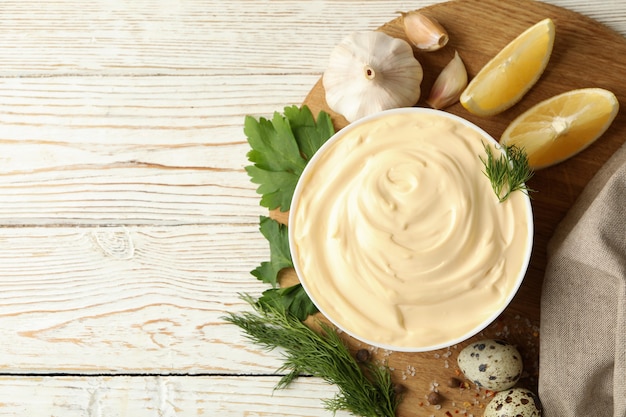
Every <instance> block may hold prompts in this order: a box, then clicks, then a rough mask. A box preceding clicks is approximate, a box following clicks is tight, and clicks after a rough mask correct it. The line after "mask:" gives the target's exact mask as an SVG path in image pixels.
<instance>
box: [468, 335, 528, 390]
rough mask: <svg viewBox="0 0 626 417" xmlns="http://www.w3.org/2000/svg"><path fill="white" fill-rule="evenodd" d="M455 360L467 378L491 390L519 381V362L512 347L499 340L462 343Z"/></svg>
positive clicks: (520, 358)
mask: <svg viewBox="0 0 626 417" xmlns="http://www.w3.org/2000/svg"><path fill="white" fill-rule="evenodd" d="M457 363H458V365H459V368H461V371H462V372H463V374H464V375H465V377H466V378H467V379H469V380H470V381H473V382H474V383H475V384H476V385H478V386H480V387H483V388H485V389H489V390H492V391H503V390H505V389H509V388H511V387H512V386H514V385H515V384H516V383H517V381H518V380H519V378H520V376H521V374H522V369H523V364H522V356H521V355H520V353H519V351H518V350H517V349H516V348H515V346H513V345H511V344H510V343H508V342H505V341H503V340H493V339H487V340H481V341H478V342H474V343H472V344H470V345H468V346H466V347H465V348H464V349H463V350H462V351H461V352H459V356H458V358H457Z"/></svg>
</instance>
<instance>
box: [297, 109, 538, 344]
mask: <svg viewBox="0 0 626 417" xmlns="http://www.w3.org/2000/svg"><path fill="white" fill-rule="evenodd" d="M396 114H416V115H420V114H431V115H438V116H441V117H445V118H448V119H450V120H453V121H455V122H457V123H461V124H462V125H464V126H465V127H469V128H471V129H473V130H474V131H476V132H477V133H479V134H480V135H481V136H483V138H484V139H485V140H487V141H488V142H490V143H491V144H493V145H494V146H495V147H496V149H502V146H501V145H500V144H499V143H498V141H497V140H496V139H494V138H493V136H491V135H490V134H489V133H487V132H486V131H485V130H484V129H482V128H481V127H479V126H478V125H476V124H474V123H473V122H471V121H469V120H467V119H464V118H463V117H461V116H457V115H455V114H452V113H448V112H446V111H443V110H436V109H432V108H426V107H402V108H395V109H390V110H383V111H380V112H377V113H375V114H372V115H369V116H365V117H363V118H361V119H358V120H356V121H354V122H352V123H350V124H348V125H347V126H346V127H344V128H342V129H340V130H338V131H337V132H335V133H334V134H333V135H332V136H331V137H330V138H329V139H328V140H327V141H326V142H325V143H324V144H323V145H322V146H321V147H320V148H319V149H318V150H317V152H315V154H314V155H313V157H311V158H310V159H309V161H308V163H307V165H306V166H305V168H304V170H303V171H302V173H301V175H300V177H299V178H298V181H297V184H296V187H295V189H294V193H293V197H292V200H291V206H290V210H289V216H288V220H287V221H288V227H287V234H288V241H289V242H288V243H289V251H290V255H291V258H292V263H293V267H294V269H295V272H296V276H297V277H298V281H299V282H300V284H301V285H302V288H304V291H305V292H306V294H307V295H308V297H309V298H310V299H311V301H312V302H313V304H314V305H315V306H316V307H317V309H318V310H319V312H320V313H321V314H322V315H323V316H324V317H325V318H326V319H327V320H329V321H330V322H331V323H332V324H333V325H334V326H336V327H337V328H338V329H339V330H340V331H342V332H345V333H346V334H348V335H350V336H352V337H353V338H354V339H356V340H358V341H360V342H363V343H366V344H368V345H371V346H373V347H376V348H380V349H385V350H389V351H395V352H430V351H433V350H438V349H445V348H448V347H451V346H454V345H456V344H458V343H461V342H464V341H466V340H468V339H470V338H471V337H473V336H475V335H476V334H478V333H480V332H481V331H483V330H484V329H485V328H486V327H488V326H489V325H491V324H492V323H493V322H494V321H495V320H496V319H497V318H498V317H499V316H500V315H501V314H502V313H503V312H504V311H505V310H506V309H507V308H508V307H509V305H510V304H511V301H512V300H513V298H514V297H515V295H516V294H517V293H518V291H519V289H520V287H521V285H522V283H523V281H524V278H525V276H526V274H527V272H528V268H529V265H530V259H531V255H532V252H533V243H534V220H533V210H532V204H531V200H530V196H529V195H528V194H527V193H524V194H525V195H524V197H523V198H524V202H525V204H524V205H525V207H526V210H525V213H526V224H527V225H528V227H527V229H528V230H527V236H528V239H527V242H526V245H525V248H524V258H523V260H522V266H521V268H520V271H519V273H518V275H517V277H516V278H515V282H514V285H513V287H512V289H511V291H510V293H509V294H508V296H507V297H506V299H505V302H504V303H503V304H502V306H501V308H499V309H497V310H494V312H493V313H492V314H491V315H489V317H487V318H486V319H485V320H483V321H482V322H480V323H479V324H478V325H477V326H475V327H474V328H472V329H471V330H469V331H468V332H466V333H465V334H463V335H461V336H458V337H455V338H453V339H450V340H448V341H446V342H442V343H437V344H431V345H424V346H404V345H392V344H385V343H380V342H376V341H374V340H371V339H369V338H368V337H365V336H363V335H359V334H355V332H353V331H351V330H348V329H346V328H345V327H344V326H343V325H341V323H338V322H337V320H335V319H334V318H333V317H332V316H331V315H328V314H326V312H325V311H324V308H323V307H321V306H320V303H319V302H318V301H317V300H316V298H315V296H314V295H313V294H312V292H311V291H310V289H309V288H308V286H307V283H306V279H302V277H303V276H304V274H303V273H302V271H301V269H300V262H299V260H298V257H297V256H295V254H296V253H297V249H296V247H297V246H296V242H295V237H294V233H295V232H293V228H292V227H289V225H291V224H293V219H294V216H295V213H296V212H297V208H298V205H299V200H300V195H301V194H302V189H303V187H304V186H303V184H304V183H305V181H306V178H307V177H308V176H310V175H311V171H313V170H314V169H315V166H316V165H317V161H319V160H320V159H321V158H322V157H323V156H324V154H325V153H326V152H327V151H328V149H329V148H330V147H331V146H332V145H333V144H334V143H335V142H338V141H339V140H341V138H342V137H344V136H345V135H346V134H348V133H349V132H350V131H352V130H353V129H355V128H356V127H358V126H360V125H362V124H365V123H369V122H371V121H373V120H377V119H381V118H385V117H386V116H390V115H396Z"/></svg>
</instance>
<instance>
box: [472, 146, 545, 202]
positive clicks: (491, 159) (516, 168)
mask: <svg viewBox="0 0 626 417" xmlns="http://www.w3.org/2000/svg"><path fill="white" fill-rule="evenodd" d="M483 145H484V147H485V152H486V153H487V159H484V158H483V157H482V156H481V157H480V160H481V161H482V163H483V165H484V166H485V171H484V174H485V175H486V176H487V178H489V181H490V182H491V188H493V191H494V192H495V193H496V196H497V197H498V200H500V202H501V203H502V202H503V201H505V200H506V199H507V198H509V195H511V193H513V192H515V191H518V190H520V191H522V192H524V193H526V194H528V193H529V192H532V191H534V190H532V189H530V188H528V187H527V186H526V182H527V181H528V180H529V179H530V178H531V177H532V176H533V174H534V172H533V170H532V169H531V168H530V166H529V165H528V156H527V155H526V152H525V151H524V150H523V149H521V148H518V147H517V146H515V145H510V146H507V145H502V153H501V154H500V156H499V157H495V156H494V154H493V150H492V148H491V146H490V145H489V144H483Z"/></svg>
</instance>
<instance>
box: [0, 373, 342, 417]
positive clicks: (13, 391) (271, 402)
mask: <svg viewBox="0 0 626 417" xmlns="http://www.w3.org/2000/svg"><path fill="white" fill-rule="evenodd" d="M277 380H278V378H276V377H272V376H256V377H251V376H245V375H242V376H236V377H229V376H218V375H215V376H196V377H192V378H191V377H178V376H135V377H131V376H117V377H107V376H98V377H67V376H59V377H36V376H35V377H0V398H2V401H0V415H2V416H29V417H50V416H54V417H57V416H58V417H61V416H62V417H157V416H158V417H181V416H206V417H213V416H220V417H241V416H248V417H293V416H302V417H314V416H323V415H328V413H325V412H324V411H323V410H321V405H320V404H321V401H322V399H324V398H331V397H332V396H334V395H335V393H336V390H335V388H334V387H332V386H330V385H328V384H325V383H324V382H322V381H320V380H318V379H314V378H304V379H300V380H299V381H296V382H295V383H294V384H293V386H292V387H291V388H290V389H287V390H279V391H272V390H273V388H274V386H275V385H276V382H277ZM348 415H349V414H347V413H344V412H338V413H337V414H336V416H337V417H347V416H348Z"/></svg>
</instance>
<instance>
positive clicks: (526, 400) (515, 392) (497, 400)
mask: <svg viewBox="0 0 626 417" xmlns="http://www.w3.org/2000/svg"><path fill="white" fill-rule="evenodd" d="M508 416H516V417H541V404H540V403H539V399H538V398H537V397H536V396H535V394H533V392H532V391H529V390H527V389H525V388H511V389H510V390H505V391H500V392H498V393H497V394H496V395H494V396H493V398H492V399H491V401H490V402H489V404H487V407H485V412H484V414H483V417H508Z"/></svg>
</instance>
